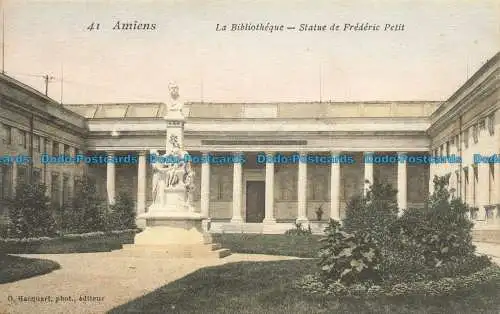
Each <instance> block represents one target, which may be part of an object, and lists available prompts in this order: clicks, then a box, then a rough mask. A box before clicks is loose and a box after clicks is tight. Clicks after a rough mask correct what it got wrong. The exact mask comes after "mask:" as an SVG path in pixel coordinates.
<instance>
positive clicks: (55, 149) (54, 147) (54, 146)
mask: <svg viewBox="0 0 500 314" xmlns="http://www.w3.org/2000/svg"><path fill="white" fill-rule="evenodd" d="M52 155H54V156H55V155H59V143H58V142H56V141H53V142H52Z"/></svg>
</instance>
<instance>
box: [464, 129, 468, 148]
mask: <svg viewBox="0 0 500 314" xmlns="http://www.w3.org/2000/svg"><path fill="white" fill-rule="evenodd" d="M463 142H464V147H465V148H468V147H469V129H467V130H465V131H464V133H463Z"/></svg>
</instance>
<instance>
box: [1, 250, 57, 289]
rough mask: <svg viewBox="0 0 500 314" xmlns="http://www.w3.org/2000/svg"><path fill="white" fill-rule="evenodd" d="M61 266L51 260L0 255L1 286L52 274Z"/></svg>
mask: <svg viewBox="0 0 500 314" xmlns="http://www.w3.org/2000/svg"><path fill="white" fill-rule="evenodd" d="M59 268H61V266H60V265H59V264H58V263H56V262H54V261H50V260H45V259H38V258H26V257H20V256H12V255H7V254H0V284H2V283H7V282H13V281H18V280H21V279H25V278H30V277H35V276H40V275H44V274H47V273H50V272H52V271H54V270H56V269H59Z"/></svg>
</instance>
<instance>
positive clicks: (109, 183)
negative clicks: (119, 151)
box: [106, 152, 115, 205]
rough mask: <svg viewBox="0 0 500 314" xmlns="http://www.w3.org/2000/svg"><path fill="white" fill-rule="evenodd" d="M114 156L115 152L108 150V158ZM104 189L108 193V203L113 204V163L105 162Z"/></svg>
mask: <svg viewBox="0 0 500 314" xmlns="http://www.w3.org/2000/svg"><path fill="white" fill-rule="evenodd" d="M114 156H115V152H108V158H109V159H111V158H113V157H114ZM106 165H107V166H106V167H107V168H106V191H107V193H108V203H109V204H110V205H113V204H114V203H115V163H113V162H107V163H106Z"/></svg>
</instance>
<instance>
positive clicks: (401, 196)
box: [398, 152, 408, 215]
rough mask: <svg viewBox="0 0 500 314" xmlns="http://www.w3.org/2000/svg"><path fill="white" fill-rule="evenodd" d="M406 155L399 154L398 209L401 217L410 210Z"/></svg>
mask: <svg viewBox="0 0 500 314" xmlns="http://www.w3.org/2000/svg"><path fill="white" fill-rule="evenodd" d="M405 158H406V153H404V152H400V153H398V208H399V215H401V214H402V213H403V211H404V210H405V209H408V198H407V186H408V184H407V168H406V167H407V166H406V159H405Z"/></svg>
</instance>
